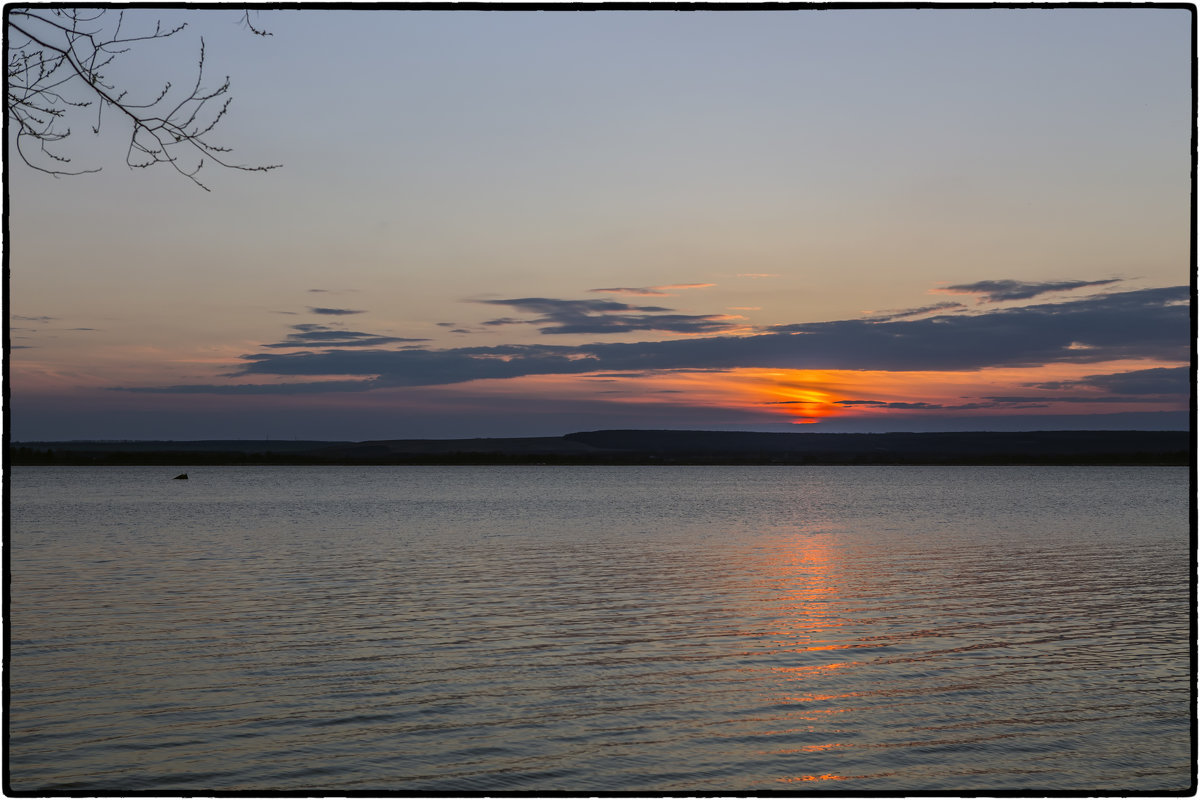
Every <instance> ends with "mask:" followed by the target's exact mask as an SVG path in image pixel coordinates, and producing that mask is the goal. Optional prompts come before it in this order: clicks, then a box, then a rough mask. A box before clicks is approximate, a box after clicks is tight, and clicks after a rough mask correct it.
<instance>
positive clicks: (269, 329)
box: [6, 6, 1194, 441]
mask: <svg viewBox="0 0 1200 800" xmlns="http://www.w3.org/2000/svg"><path fill="white" fill-rule="evenodd" d="M160 19H161V20H163V21H164V22H165V23H170V24H174V23H177V22H186V23H188V26H187V27H186V28H185V29H184V30H183V31H181V32H180V33H179V34H176V35H175V36H173V37H172V38H171V39H170V40H169V41H168V42H166V43H165V44H164V43H161V42H160V43H153V42H152V43H150V44H148V45H139V46H137V47H134V48H131V49H130V52H129V53H128V54H125V55H122V56H121V59H122V60H121V61H120V62H118V63H115V64H114V66H113V67H112V71H111V74H110V75H109V78H110V79H112V80H118V79H119V80H120V81H122V82H123V85H125V86H127V87H128V88H129V91H130V95H129V96H130V97H131V99H132V98H137V99H139V100H141V101H148V100H150V99H153V98H154V96H156V95H157V94H158V91H159V89H161V88H162V84H163V83H165V82H168V81H170V82H171V84H172V88H171V90H170V91H172V92H175V91H178V90H179V88H180V87H187V88H190V87H191V85H193V84H194V82H195V81H196V68H197V64H198V54H199V48H200V43H201V41H203V46H204V73H203V77H202V85H203V86H204V87H205V88H215V87H216V86H218V85H219V84H220V82H221V80H222V79H223V78H224V76H225V75H228V76H229V77H230V80H231V89H230V92H229V94H230V96H232V98H233V101H232V103H231V104H230V106H229V109H228V113H227V114H226V115H225V116H224V117H223V118H222V119H221V120H220V122H219V124H218V127H217V128H216V129H215V131H214V135H213V137H212V138H214V140H216V141H217V142H218V143H219V144H222V145H226V146H228V147H230V148H231V149H232V154H231V156H230V157H231V158H232V159H233V160H234V161H236V162H237V163H240V164H243V165H248V166H265V165H274V164H279V165H281V166H280V167H279V168H278V169H273V170H270V171H266V172H247V171H240V170H227V169H220V168H218V167H215V166H213V165H212V164H208V165H206V166H205V167H204V168H203V169H202V171H201V173H199V175H198V177H201V178H202V179H203V182H204V184H205V186H206V187H207V189H208V191H205V190H204V189H201V188H200V187H198V186H197V185H195V184H194V183H192V182H191V181H189V180H188V179H187V178H185V177H183V176H181V175H179V174H177V173H175V172H172V171H171V170H169V169H167V168H164V167H162V166H158V167H154V168H150V169H131V168H129V167H127V166H126V163H125V160H126V150H127V148H128V145H129V131H128V127H126V126H123V125H122V120H121V118H120V117H119V115H116V114H111V113H108V112H105V115H104V116H102V118H101V119H102V124H101V129H100V133H99V134H93V133H92V130H91V125H92V124H94V121H95V120H94V111H88V112H86V114H85V116H83V117H81V118H79V119H78V120H76V122H75V123H74V124H73V125H72V134H71V136H70V137H69V139H67V140H66V141H64V142H61V143H59V149H60V151H61V152H63V153H69V156H70V157H71V159H72V161H71V165H72V168H75V167H78V168H89V169H91V168H96V167H99V168H100V170H99V171H98V172H91V173H88V174H82V175H76V176H70V177H53V176H49V175H47V174H45V173H43V172H39V171H36V170H35V169H32V168H30V167H29V166H27V165H26V164H24V163H22V162H21V161H20V160H19V159H17V158H13V157H11V155H12V153H13V149H12V148H13V139H12V135H13V132H12V130H11V128H10V131H9V136H10V139H9V146H10V159H9V161H8V163H7V197H6V208H7V212H8V220H7V224H8V229H7V231H6V242H7V247H8V256H9V268H10V277H9V288H10V302H9V309H8V310H9V318H8V322H9V333H10V337H11V338H10V343H11V347H10V350H9V352H8V362H7V365H8V370H9V383H8V388H9V392H10V397H9V406H8V410H9V426H10V428H9V434H10V437H11V439H12V440H13V441H30V440H65V439H172V440H186V439H214V438H222V439H262V438H272V439H324V440H358V441H361V440H369V439H396V438H472V437H482V436H557V435H561V434H565V433H570V432H573V431H582V430H597V429H607V428H644V429H704V430H754V431H789V432H839V431H853V432H866V431H936V430H1048V429H1114V428H1132V429H1185V428H1187V427H1188V424H1189V416H1188V409H1189V403H1190V396H1191V394H1190V393H1191V390H1192V379H1191V377H1190V373H1189V365H1190V361H1191V342H1192V334H1191V322H1190V313H1191V311H1190V309H1191V300H1192V292H1191V278H1192V264H1191V244H1192V230H1191V223H1192V219H1191V188H1192V187H1191V168H1192V142H1191V137H1192V131H1193V128H1194V117H1193V108H1192V84H1191V81H1192V68H1193V67H1192V53H1191V39H1192V31H1193V25H1194V21H1193V19H1192V14H1191V12H1190V11H1189V10H1186V9H1179V8H1168V7H1159V6H1144V7H1131V8H1097V7H1077V8H1052V9H1046V8H1028V9H1003V8H986V7H984V8H974V9H948V8H933V9H913V8H903V7H897V8H876V9H852V8H834V9H831V10H818V9H811V8H797V9H773V10H747V9H737V8H736V7H725V8H723V9H721V10H709V11H677V10H665V9H649V8H644V9H640V10H622V11H618V10H611V9H608V10H600V11H580V10H546V11H517V10H512V9H503V8H500V7H498V8H496V9H495V10H485V11H465V10H445V11H423V10H421V11H419V10H414V9H394V10H376V9H371V10H361V9H360V10H349V9H339V10H324V9H317V8H307V9H299V10H287V11H268V10H263V11H258V12H254V13H253V14H252V16H251V19H250V21H251V23H252V24H253V25H254V26H255V27H257V28H259V29H262V30H264V31H266V32H268V33H269V34H270V35H269V36H257V35H255V34H254V33H253V31H252V30H250V29H249V28H248V27H247V25H246V24H245V23H244V21H243V20H242V18H241V14H240V12H237V11H236V10H234V9H230V8H228V7H221V6H215V7H212V8H194V9H173V10H154V9H147V8H142V9H135V10H132V11H130V12H127V13H126V15H125V20H124V23H123V24H124V26H125V30H126V31H136V30H144V31H149V30H151V29H153V26H154V22H155V20H160ZM64 91H65V90H64ZM169 96H170V97H175V95H169ZM88 114H90V115H92V116H88Z"/></svg>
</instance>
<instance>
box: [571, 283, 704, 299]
mask: <svg viewBox="0 0 1200 800" xmlns="http://www.w3.org/2000/svg"><path fill="white" fill-rule="evenodd" d="M713 286H716V284H715V283H671V284H667V285H666V286H613V287H609V288H607V289H588V291H589V292H597V293H600V294H631V295H637V296H639V297H669V296H670V295H671V294H672V293H673V292H671V291H668V290H679V289H709V288H711V287H713Z"/></svg>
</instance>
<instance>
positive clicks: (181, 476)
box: [172, 472, 188, 481]
mask: <svg viewBox="0 0 1200 800" xmlns="http://www.w3.org/2000/svg"><path fill="white" fill-rule="evenodd" d="M187 479H188V476H187V473H186V472H185V473H183V474H182V475H176V476H175V477H174V478H172V480H176V481H186V480H187Z"/></svg>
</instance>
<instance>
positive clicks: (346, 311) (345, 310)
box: [308, 306, 366, 317]
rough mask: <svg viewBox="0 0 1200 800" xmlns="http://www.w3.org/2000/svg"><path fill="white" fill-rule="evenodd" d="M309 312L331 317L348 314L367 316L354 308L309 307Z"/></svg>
mask: <svg viewBox="0 0 1200 800" xmlns="http://www.w3.org/2000/svg"><path fill="white" fill-rule="evenodd" d="M308 310H309V311H311V312H312V313H314V314H327V315H330V316H335V317H341V316H344V315H346V314H365V313H366V312H365V311H358V310H355V309H353V308H321V307H319V306H309V307H308Z"/></svg>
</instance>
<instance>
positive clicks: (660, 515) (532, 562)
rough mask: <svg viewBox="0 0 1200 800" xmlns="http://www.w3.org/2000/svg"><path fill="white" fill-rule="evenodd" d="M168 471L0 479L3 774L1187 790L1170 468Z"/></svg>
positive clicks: (730, 789) (110, 787)
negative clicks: (5, 573)
mask: <svg viewBox="0 0 1200 800" xmlns="http://www.w3.org/2000/svg"><path fill="white" fill-rule="evenodd" d="M183 469H184V468H183V467H181V468H179V469H171V468H159V467H137V468H117V467H104V468H83V467H74V468H72V467H65V468H62V467H60V468H55V467H17V468H15V469H13V471H12V475H11V512H10V513H11V537H10V555H11V563H12V584H11V613H10V619H9V624H10V635H11V645H12V657H11V660H10V663H9V665H8V678H9V681H10V688H11V704H10V709H9V710H10V714H9V722H8V724H9V734H10V742H9V744H10V763H9V767H10V780H11V786H12V788H13V789H15V790H18V791H44V792H52V791H53V790H59V791H75V792H86V791H91V792H97V793H119V792H122V791H159V792H200V793H202V792H204V791H219V790H240V791H251V792H252V791H271V790H299V791H315V792H318V793H337V792H340V791H380V792H387V791H434V790H439V791H459V792H487V791H505V790H523V791H535V792H536V791H574V792H588V791H634V792H645V793H664V792H680V793H685V792H702V793H728V794H739V793H743V794H744V793H751V794H753V793H759V792H767V791H771V790H781V789H782V790H797V789H800V790H806V789H834V790H837V791H846V792H849V793H854V792H858V791H888V792H905V793H914V792H918V793H919V792H920V791H955V792H970V791H980V792H988V791H999V790H1016V791H1021V792H1025V793H1038V792H1057V791H1081V792H1093V793H1102V794H1121V793H1153V792H1166V791H1179V790H1184V789H1187V787H1188V786H1189V785H1190V783H1191V780H1192V778H1191V774H1192V765H1191V739H1190V736H1191V708H1190V697H1191V694H1190V692H1191V676H1190V663H1189V661H1190V649H1189V624H1190V617H1189V614H1190V608H1191V605H1190V600H1189V578H1190V567H1189V561H1190V559H1189V523H1188V511H1189V498H1190V493H1189V486H1188V471H1187V470H1186V469H1177V468H1102V467H1091V468H1070V467H1050V468H1026V467H997V468H984V467H966V468H964V467H954V468H939V467H863V468H858V467H734V468H727V467H570V468H561V467H558V468H552V467H511V466H505V467H363V468H357V467H336V468H323V467H245V468H238V467H218V468H188V472H189V473H190V475H191V478H190V480H188V481H172V480H171V477H172V476H173V475H175V474H176V473H177V472H179V471H182V470H183Z"/></svg>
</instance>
